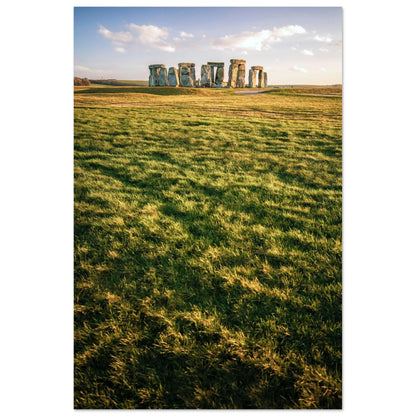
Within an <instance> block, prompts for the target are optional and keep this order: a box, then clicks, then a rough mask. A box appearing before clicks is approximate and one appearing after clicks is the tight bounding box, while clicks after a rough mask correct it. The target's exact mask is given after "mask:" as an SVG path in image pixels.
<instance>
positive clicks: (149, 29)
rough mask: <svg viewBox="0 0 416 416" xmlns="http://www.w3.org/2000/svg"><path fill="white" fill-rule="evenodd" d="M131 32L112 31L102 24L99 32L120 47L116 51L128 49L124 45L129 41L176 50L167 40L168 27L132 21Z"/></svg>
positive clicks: (165, 49)
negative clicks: (140, 24)
mask: <svg viewBox="0 0 416 416" xmlns="http://www.w3.org/2000/svg"><path fill="white" fill-rule="evenodd" d="M128 28H129V29H130V31H129V32H111V31H110V30H108V29H107V28H105V27H104V26H102V25H100V28H99V30H98V33H99V34H100V35H102V36H104V37H105V38H106V39H108V40H111V43H112V44H113V45H117V46H119V47H120V48H115V51H117V52H120V53H124V52H125V51H126V50H125V48H124V46H125V45H126V44H127V43H133V42H137V43H139V44H142V45H146V46H151V47H153V48H157V49H160V50H162V51H166V52H174V51H175V48H174V47H173V46H170V45H169V43H168V42H167V39H168V37H169V32H168V31H167V29H164V28H160V27H158V26H153V25H142V26H139V25H136V24H134V23H130V24H129V25H128Z"/></svg>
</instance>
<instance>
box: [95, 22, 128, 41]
mask: <svg viewBox="0 0 416 416" xmlns="http://www.w3.org/2000/svg"><path fill="white" fill-rule="evenodd" d="M98 33H99V34H100V35H103V36H104V37H105V38H106V39H109V40H111V41H112V42H113V43H114V44H115V45H121V44H123V43H127V42H131V41H132V40H133V36H132V34H131V33H130V32H111V31H110V30H108V29H106V28H105V27H104V26H102V25H100V28H99V29H98Z"/></svg>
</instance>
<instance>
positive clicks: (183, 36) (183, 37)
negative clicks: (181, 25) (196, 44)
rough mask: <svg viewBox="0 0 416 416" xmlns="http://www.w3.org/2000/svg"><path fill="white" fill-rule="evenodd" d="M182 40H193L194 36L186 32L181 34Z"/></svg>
mask: <svg viewBox="0 0 416 416" xmlns="http://www.w3.org/2000/svg"><path fill="white" fill-rule="evenodd" d="M180 36H181V38H182V39H186V38H193V37H194V35H193V34H192V33H186V32H181V34H180Z"/></svg>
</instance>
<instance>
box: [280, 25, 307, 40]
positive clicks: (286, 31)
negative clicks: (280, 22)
mask: <svg viewBox="0 0 416 416" xmlns="http://www.w3.org/2000/svg"><path fill="white" fill-rule="evenodd" d="M304 33H306V30H305V29H304V28H303V27H302V26H299V25H289V26H283V27H280V28H276V27H275V28H273V34H274V35H275V36H278V37H282V38H283V37H287V36H293V35H302V34H304Z"/></svg>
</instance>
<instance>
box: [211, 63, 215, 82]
mask: <svg viewBox="0 0 416 416" xmlns="http://www.w3.org/2000/svg"><path fill="white" fill-rule="evenodd" d="M210 67H211V83H215V65H210Z"/></svg>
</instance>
